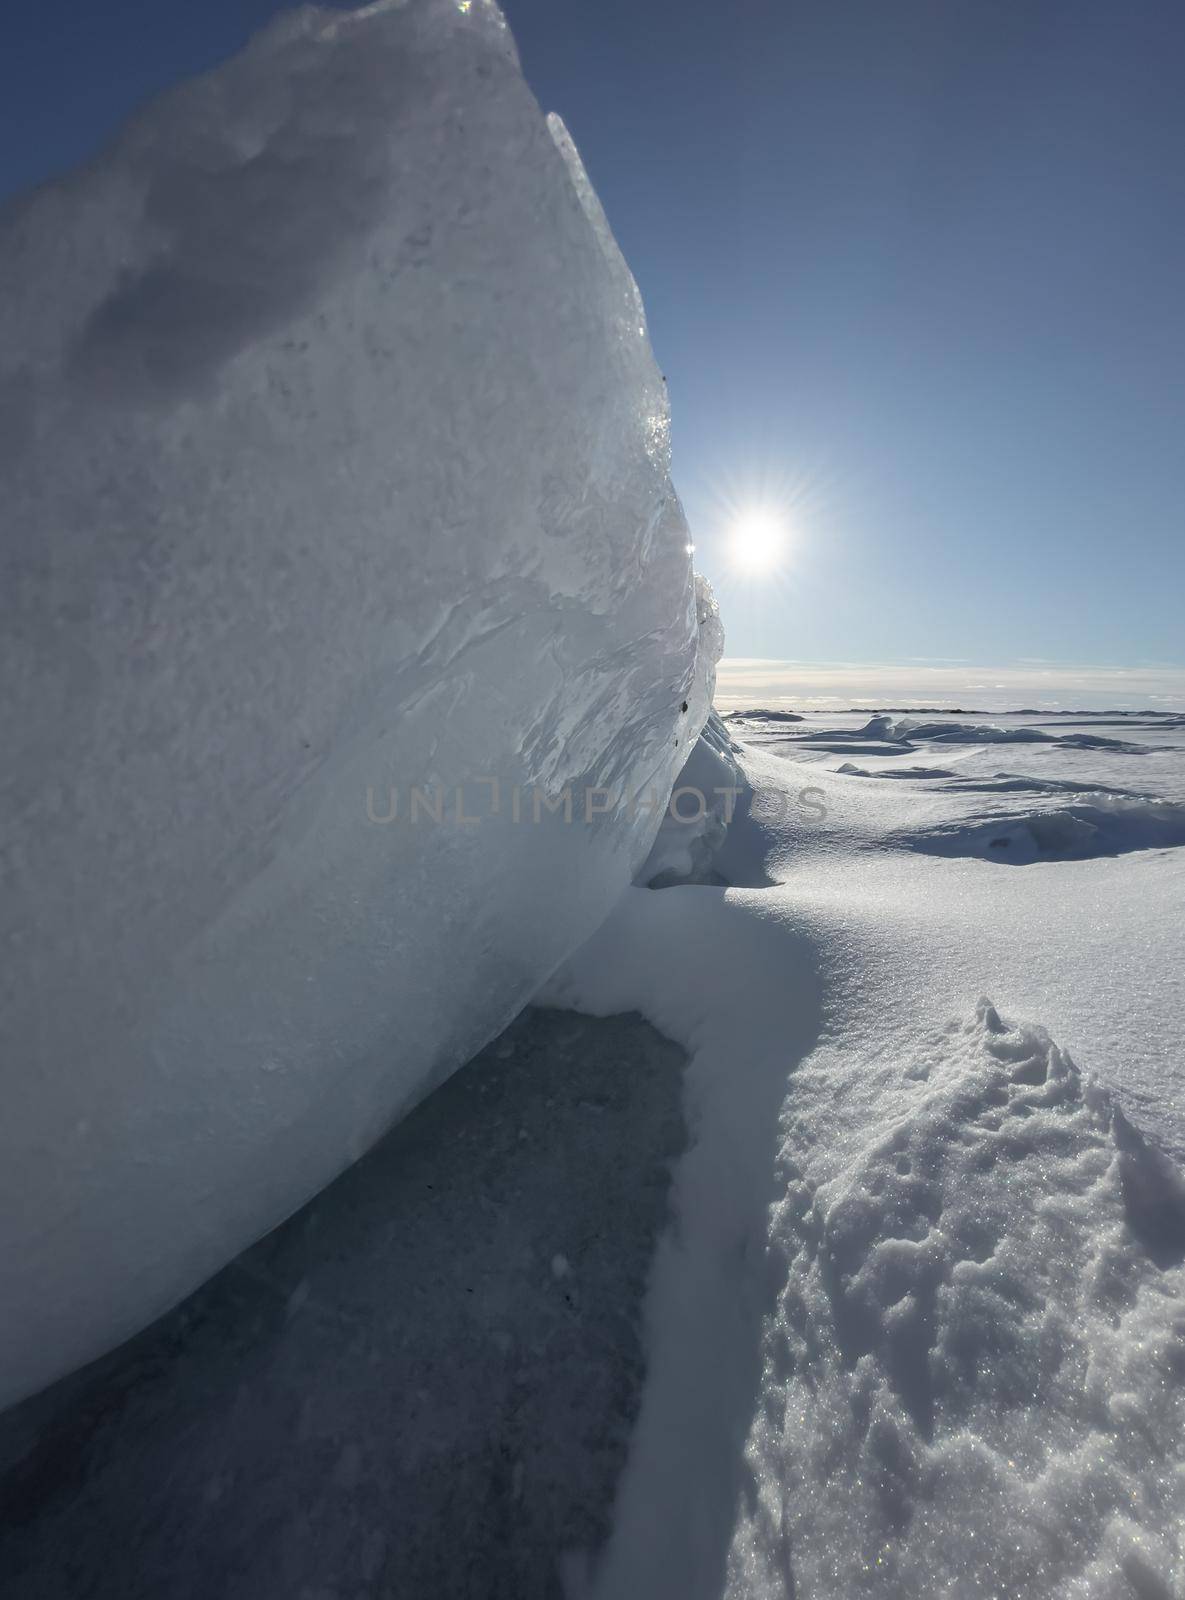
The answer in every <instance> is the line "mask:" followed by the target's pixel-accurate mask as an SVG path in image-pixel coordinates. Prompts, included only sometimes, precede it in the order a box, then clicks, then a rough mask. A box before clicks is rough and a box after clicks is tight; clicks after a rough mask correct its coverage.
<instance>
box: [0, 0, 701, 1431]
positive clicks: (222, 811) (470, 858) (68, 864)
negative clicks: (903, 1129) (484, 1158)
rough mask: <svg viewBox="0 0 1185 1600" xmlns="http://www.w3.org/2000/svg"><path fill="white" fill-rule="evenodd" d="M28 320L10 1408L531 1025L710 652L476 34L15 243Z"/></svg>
mask: <svg viewBox="0 0 1185 1600" xmlns="http://www.w3.org/2000/svg"><path fill="white" fill-rule="evenodd" d="M0 287H2V293H0V478H2V482H3V495H4V503H5V507H6V533H7V547H6V550H5V553H4V564H5V565H4V574H3V582H2V583H0V625H2V637H3V645H2V648H3V657H2V662H0V669H2V672H3V678H4V684H5V701H4V705H3V710H2V712H0V737H2V741H3V747H4V751H5V758H6V759H5V764H4V774H3V780H2V785H3V787H2V795H0V798H2V803H3V837H4V844H5V862H4V874H5V893H4V896H3V899H2V901H0V935H2V937H3V940H4V948H5V953H6V960H5V963H4V969H3V976H2V978H0V985H2V989H0V994H2V1021H0V1057H2V1060H3V1073H4V1094H5V1118H4V1128H3V1133H2V1134H0V1170H2V1172H3V1186H4V1196H5V1198H4V1212H3V1215H4V1223H3V1233H2V1237H0V1242H2V1244H3V1266H2V1268H0V1300H2V1301H3V1305H4V1319H3V1328H2V1330H0V1397H2V1398H6V1399H7V1398H12V1397H14V1396H16V1395H17V1394H19V1393H21V1392H23V1391H26V1390H28V1389H30V1388H32V1387H34V1386H36V1385H37V1384H39V1383H41V1382H44V1381H45V1380H47V1379H48V1378H50V1377H52V1376H53V1375H54V1374H55V1373H58V1372H60V1371H62V1370H63V1369H65V1368H67V1367H69V1366H70V1365H72V1364H74V1363H77V1362H79V1361H81V1360H83V1359H85V1358H87V1357H89V1356H91V1355H94V1354H96V1353H97V1352H98V1351H99V1350H101V1349H102V1348H104V1347H105V1346H108V1345H110V1344H111V1343H113V1342H114V1341H116V1340H117V1339H119V1338H120V1337H122V1336H124V1335H126V1334H128V1333H130V1332H131V1331H132V1330H133V1329H134V1328H135V1327H137V1326H138V1325H139V1324H141V1323H143V1322H144V1321H146V1320H147V1319H148V1318H150V1317H151V1316H152V1315H154V1314H155V1313H156V1312H158V1311H160V1310H162V1309H163V1308H164V1307H165V1306H166V1305H168V1304H169V1303H170V1302H171V1301H173V1300H175V1299H176V1298H177V1297H178V1296H179V1295H180V1294H182V1293H183V1292H184V1291H186V1290H187V1289H189V1288H191V1287H192V1286H193V1285H194V1284H195V1283H197V1282H198V1281H199V1280H200V1279H201V1278H202V1277H203V1276H205V1275H206V1274H207V1273H209V1272H210V1271H211V1270H212V1269H214V1268H216V1267H217V1266H218V1265H219V1264H220V1263H221V1262H223V1261H224V1260H225V1259H226V1258H227V1257H228V1256H230V1255H231V1254H232V1253H233V1252H234V1251H235V1250H237V1249H238V1248H239V1247H241V1246H242V1245H244V1244H245V1243H247V1242H248V1241H249V1240H250V1239H251V1238H253V1237H255V1236H256V1235H258V1234H259V1233H261V1232H262V1231H263V1230H265V1229H266V1228H268V1227H269V1226H270V1225H272V1224H273V1223H275V1222H276V1221H278V1220H279V1219H280V1218H281V1217H282V1216H284V1215H285V1214H286V1213H287V1212H289V1211H290V1210H291V1209H292V1208H293V1207H294V1206H295V1205H296V1204H298V1203H299V1202H300V1201H301V1200H302V1199H304V1198H305V1197H306V1196H308V1195H309V1194H310V1193H311V1192H313V1191H314V1190H316V1189H317V1188H318V1187H319V1186H321V1185H322V1184H324V1183H325V1182H326V1181H327V1180H328V1179H329V1178H331V1177H332V1176H333V1175H334V1174H335V1173H336V1172H337V1171H339V1170H340V1169H341V1168H342V1167H343V1166H344V1165H346V1164H347V1163H348V1162H349V1161H350V1160H351V1159H352V1158H353V1157H355V1156H356V1155H358V1154H359V1153H360V1152H361V1151H362V1150H363V1149H365V1148H366V1147H367V1145H369V1144H370V1143H371V1142H372V1141H373V1140H374V1139H375V1137H376V1136H377V1135H378V1134H379V1133H380V1132H381V1131H382V1130H383V1129H384V1128H385V1127H386V1126H387V1125H388V1124H389V1123H390V1122H391V1121H392V1119H393V1118H394V1117H396V1116H397V1115H398V1114H399V1113H400V1112H401V1111H403V1110H405V1109H406V1108H407V1107H408V1106H409V1104H410V1103H411V1102H412V1101H414V1100H415V1099H416V1098H417V1097H418V1096H420V1095H422V1094H423V1092H424V1091H425V1090H426V1089H427V1088H428V1087H429V1086H431V1085H432V1084H433V1083H435V1082H436V1081H438V1080H439V1079H440V1078H442V1077H443V1076H444V1075H446V1074H447V1073H448V1072H449V1071H450V1070H451V1069H453V1068H454V1067H455V1066H456V1065H457V1064H458V1063H459V1062H461V1061H463V1060H464V1059H465V1058H466V1057H468V1056H469V1055H471V1054H472V1053H473V1052H474V1051H475V1050H476V1049H477V1048H478V1047H479V1046H480V1045H481V1044H482V1043H483V1042H484V1041H485V1040H486V1039H488V1038H489V1037H491V1036H492V1035H493V1034H494V1033H495V1032H497V1031H498V1030H499V1029H500V1028H501V1027H502V1026H503V1025H504V1024H505V1023H506V1021H507V1020H508V1019H509V1018H510V1017H511V1016H512V1015H513V1013H514V1012H515V1011H516V1010H517V1009H518V1008H519V1007H520V1005H521V1004H522V1003H523V1001H524V1000H525V999H526V998H528V997H529V995H530V994H531V993H532V991H533V990H534V989H535V988H536V987H537V986H538V984H539V983H540V981H541V980H542V979H543V978H544V977H545V976H546V974H547V973H548V972H549V970H550V969H551V968H552V967H553V966H554V965H555V964H556V962H557V961H558V960H559V959H560V958H561V957H562V956H563V955H564V954H565V953H566V952H567V951H568V950H570V949H572V948H573V947H574V946H575V945H576V944H577V943H579V941H580V940H581V939H583V938H584V937H585V936H587V935H588V934H589V933H590V932H591V931H592V930H593V929H594V928H595V927H596V925H597V924H598V922H599V921H600V920H601V919H602V917H603V916H604V915H605V913H606V912H607V911H608V909H609V907H610V906H611V905H612V903H613V901H614V900H615V899H616V897H617V895H618V894H619V892H620V891H621V889H622V888H623V886H624V885H626V884H627V883H628V882H629V880H630V877H631V874H632V873H633V872H634V871H636V870H637V868H638V867H639V866H640V864H641V863H642V861H643V860H644V858H645V856H646V854H647V851H648V849H649V846H650V843H651V840H652V838H653V835H654V832H655V830H656V828H657V825H658V815H657V814H655V812H654V810H653V808H649V807H639V806H636V805H633V804H630V803H629V801H630V799H631V797H632V796H633V795H635V794H636V793H638V792H640V791H646V790H648V789H653V790H655V791H657V792H658V793H660V794H661V796H662V799H663V800H664V801H665V796H666V794H667V793H669V790H670V785H671V781H672V777H673V775H674V773H675V771H676V770H677V769H678V767H679V766H680V765H681V764H682V762H683V760H684V758H685V756H686V754H687V751H688V750H689V748H690V747H691V746H692V745H693V744H694V742H695V740H696V737H697V735H698V732H699V729H700V727H701V726H702V725H703V722H704V719H705V716H706V714H707V706H708V702H709V698H710V677H711V670H712V666H713V661H714V657H715V655H716V654H717V653H718V651H719V640H718V637H717V634H718V627H717V625H716V623H715V621H714V612H713V609H712V608H711V605H710V600H709V599H708V598H707V597H706V596H703V597H701V601H700V605H699V611H698V615H697V603H696V594H695V590H694V587H693V583H692V574H691V570H690V565H689V556H688V538H687V531H686V528H685V525H684V521H683V516H682V512H681V509H680V507H679V504H678V501H677V499H676V497H675V495H674V493H673V491H672V488H671V485H670V482H669V478H668V438H667V433H668V424H667V403H666V395H665V389H664V385H663V382H662V379H661V376H660V374H659V372H658V371H657V369H656V367H655V364H654V360H653V358H652V355H651V352H650V348H649V343H648V339H647V334H646V326H645V320H644V316H643V312H642V306H641V301H640V298H639V295H638V291H637V288H636V286H635V284H634V282H633V279H632V278H631V276H630V273H629V271H628V269H627V268H626V266H625V263H624V262H623V260H622V258H621V256H620V253H619V252H618V250H617V247H616V245H615V243H614V240H613V238H612V235H611V233H610V231H609V228H608V226H607V224H606V222H605V219H604V216H603V214H602V212H601V210H600V207H599V205H598V203H597V201H596V198H595V196H594V195H593V192H592V190H591V188H590V186H589V184H588V181H587V178H586V177H585V174H584V172H583V169H582V167H581V165H580V161H579V158H578V156H577V155H576V152H575V150H574V148H573V146H572V144H571V141H570V140H569V138H568V136H567V134H566V132H565V130H564V129H563V127H562V124H560V123H559V122H558V120H555V119H552V120H551V122H550V124H549V123H548V122H545V120H544V118H543V117H542V116H541V115H540V112H539V110H538V108H537V106H536V104H535V102H534V100H533V98H532V96H531V94H530V92H529V90H528V89H527V87H526V85H525V84H524V82H523V79H522V77H521V75H520V72H519V69H518V64H517V59H516V56H515V52H514V48H513V45H512V43H511V40H510V38H509V35H508V32H507V30H506V26H505V23H504V21H503V19H502V17H501V15H500V13H499V12H498V10H497V8H496V7H495V6H494V5H493V4H492V3H490V0H474V3H472V4H467V5H457V4H455V3H450V0H405V3H393V0H380V3H379V4H377V5H374V6H371V7H369V8H368V9H367V10H365V11H361V12H356V13H351V14H341V13H329V12H318V11H316V10H314V9H311V8H307V9H303V10H301V11H299V12H295V13H293V14H291V15H289V16H287V17H284V18H283V19H281V20H280V21H279V22H278V23H277V24H276V25H275V26H273V27H272V28H271V29H270V30H269V31H268V32H267V33H266V34H264V35H263V36H261V37H260V38H259V39H257V40H256V41H255V42H254V43H253V44H252V45H251V46H250V48H249V49H248V50H247V51H246V52H245V53H244V54H243V55H242V56H241V57H240V58H238V59H237V60H235V61H233V62H231V63H230V64H228V65H227V66H225V67H223V68H221V69H219V70H218V71H216V72H214V73H212V74H210V75H209V76H206V77H204V78H202V79H200V80H198V81H196V82H194V83H191V84H189V85H187V86H184V87H183V88H181V89H179V90H177V91H175V92H174V93H172V94H170V95H169V96H167V97H165V98H164V99H162V100H161V101H160V102H158V103H157V104H155V105H154V106H153V107H151V108H150V109H149V110H148V111H147V112H146V113H144V114H143V115H142V116H141V117H140V118H139V119H138V120H137V121H136V122H134V123H133V124H132V125H131V126H130V127H129V128H128V129H127V130H126V131H125V132H124V133H123V134H122V135H121V137H120V138H119V140H118V141H117V143H116V144H115V145H114V147H113V148H112V149H111V150H110V151H109V152H108V153H107V154H106V155H105V157H104V158H103V159H102V160H100V161H99V162H97V163H96V164H95V165H94V166H93V167H91V168H90V169H89V170H87V171H85V172H83V173H80V174H78V175H76V176H74V177H72V178H70V179H68V180H66V181H64V182H62V183H60V184H57V185H55V186H53V187H50V188H47V189H45V190H43V191H40V192H39V193H37V194H35V195H33V196H32V197H30V198H29V199H27V200H26V201H24V202H22V203H20V204H18V205H17V206H15V207H14V208H10V209H9V210H8V212H7V214H6V215H4V216H3V217H2V218H0ZM700 618H703V619H704V620H705V622H708V621H710V622H711V626H710V627H708V628H707V630H706V635H707V637H708V640H709V643H708V646H707V647H706V648H704V649H702V650H700V651H699V652H698V658H697V631H698V623H699V620H700ZM413 788H417V789H419V791H420V793H421V797H422V803H421V805H420V809H419V811H418V814H417V813H416V811H415V809H414V805H413V802H414V796H413V795H412V790H413ZM588 791H593V793H594V796H595V798H593V799H592V800H591V802H590V801H589V799H588ZM569 792H570V793H571V795H572V797H573V811H574V814H572V816H571V821H569V820H568V817H569V812H568V809H567V805H566V795H567V794H568V793H569ZM516 795H517V796H518V797H519V798H518V800H515V796H516ZM409 806H411V807H412V810H411V814H410V815H409ZM475 818H476V820H474V819H475Z"/></svg>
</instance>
